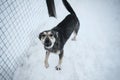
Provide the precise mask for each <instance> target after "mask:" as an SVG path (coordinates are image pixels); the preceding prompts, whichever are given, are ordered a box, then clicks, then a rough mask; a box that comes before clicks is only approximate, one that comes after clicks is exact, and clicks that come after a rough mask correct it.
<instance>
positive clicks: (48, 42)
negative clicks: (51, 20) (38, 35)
mask: <svg viewBox="0 0 120 80" xmlns="http://www.w3.org/2000/svg"><path fill="white" fill-rule="evenodd" d="M51 44H52V43H51V41H50V40H49V38H46V40H45V43H44V45H45V46H46V47H49V46H51Z"/></svg>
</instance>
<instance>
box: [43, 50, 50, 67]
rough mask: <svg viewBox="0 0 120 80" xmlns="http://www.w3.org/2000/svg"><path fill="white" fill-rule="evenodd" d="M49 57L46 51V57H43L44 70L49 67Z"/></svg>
mask: <svg viewBox="0 0 120 80" xmlns="http://www.w3.org/2000/svg"><path fill="white" fill-rule="evenodd" d="M49 55H50V52H49V51H46V56H45V61H44V63H45V67H46V68H48V67H49V64H48V58H49Z"/></svg>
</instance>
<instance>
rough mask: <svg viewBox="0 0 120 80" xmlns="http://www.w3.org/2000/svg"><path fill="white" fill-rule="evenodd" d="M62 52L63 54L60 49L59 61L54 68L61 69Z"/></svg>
mask: <svg viewBox="0 0 120 80" xmlns="http://www.w3.org/2000/svg"><path fill="white" fill-rule="evenodd" d="M63 54H64V52H63V50H62V51H61V52H60V54H59V62H58V65H57V66H56V67H55V68H56V70H61V64H62V58H63Z"/></svg>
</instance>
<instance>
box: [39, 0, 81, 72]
mask: <svg viewBox="0 0 120 80" xmlns="http://www.w3.org/2000/svg"><path fill="white" fill-rule="evenodd" d="M63 4H64V6H65V7H66V9H67V10H68V11H69V12H70V14H69V15H67V16H66V17H65V19H64V20H63V21H62V22H60V23H59V24H58V25H57V26H56V27H54V28H52V29H51V30H47V31H43V32H42V33H40V34H39V39H40V40H41V41H42V43H43V45H44V48H45V50H46V56H45V67H46V68H48V67H49V64H48V57H49V55H50V52H52V53H56V54H58V55H59V62H58V65H57V66H56V70H61V63H62V58H63V53H64V49H63V48H64V45H65V43H66V41H67V40H68V38H69V37H70V35H71V34H72V33H74V34H75V35H74V37H73V39H72V40H75V39H76V35H77V33H78V30H79V25H80V23H79V20H78V18H77V16H76V14H75V12H74V11H73V9H72V7H71V6H70V4H69V3H68V2H67V1H66V0H63Z"/></svg>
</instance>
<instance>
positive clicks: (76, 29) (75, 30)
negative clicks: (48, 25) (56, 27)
mask: <svg viewBox="0 0 120 80" xmlns="http://www.w3.org/2000/svg"><path fill="white" fill-rule="evenodd" d="M79 26H80V23H79V22H78V23H77V24H76V27H75V29H74V31H73V35H74V37H73V38H72V40H73V41H75V40H76V36H77V34H78V30H79Z"/></svg>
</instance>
